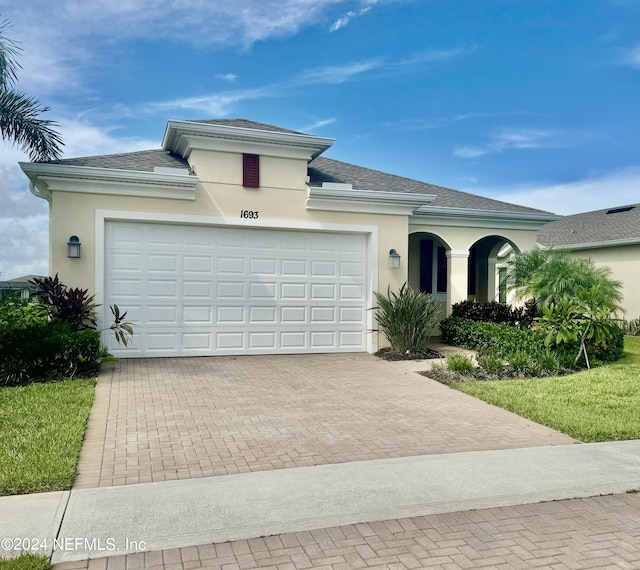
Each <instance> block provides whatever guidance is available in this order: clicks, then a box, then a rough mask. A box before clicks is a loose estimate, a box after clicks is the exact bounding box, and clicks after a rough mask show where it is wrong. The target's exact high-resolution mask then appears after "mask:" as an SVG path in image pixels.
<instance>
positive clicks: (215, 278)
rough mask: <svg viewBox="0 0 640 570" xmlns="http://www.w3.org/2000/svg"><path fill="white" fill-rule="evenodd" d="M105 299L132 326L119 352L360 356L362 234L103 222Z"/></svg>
mask: <svg viewBox="0 0 640 570" xmlns="http://www.w3.org/2000/svg"><path fill="white" fill-rule="evenodd" d="M105 234H106V235H105V305H112V304H117V305H118V306H119V307H120V308H121V310H127V311H128V318H129V319H130V320H131V321H133V322H134V323H135V335H134V339H133V341H132V343H131V344H130V345H129V347H127V348H124V347H121V346H119V345H117V344H115V341H114V340H113V339H112V338H108V339H107V342H108V343H109V349H110V350H111V351H112V352H113V353H114V354H118V355H120V356H128V357H153V356H210V355H240V354H276V353H277V354H295V353H306V352H361V351H365V350H366V347H367V308H368V306H367V303H368V302H370V301H368V291H369V286H368V281H369V278H368V275H369V271H368V268H367V236H366V235H363V234H357V233H337V232H324V231H297V230H288V229H287V230H282V229H263V228H246V227H229V226H204V225H203V226H199V225H186V224H185V225H180V224H163V223H147V222H129V221H107V222H106V224H105Z"/></svg>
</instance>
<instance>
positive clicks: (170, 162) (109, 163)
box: [47, 149, 190, 172]
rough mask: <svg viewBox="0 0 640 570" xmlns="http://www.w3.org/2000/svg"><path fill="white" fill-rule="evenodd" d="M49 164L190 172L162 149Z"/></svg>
mask: <svg viewBox="0 0 640 570" xmlns="http://www.w3.org/2000/svg"><path fill="white" fill-rule="evenodd" d="M47 164H66V165H69V166H89V167H91V168H114V169H117V170H136V171H138V172H153V171H154V169H155V168H156V167H159V168H180V169H185V168H186V169H187V170H189V168H190V167H189V163H188V162H187V161H186V160H185V159H184V158H182V157H181V156H180V155H179V154H175V153H173V152H169V151H166V150H162V149H157V150H141V151H138V152H127V153H121V154H106V155H102V156H84V157H79V158H64V159H61V160H54V161H51V162H49V163H47Z"/></svg>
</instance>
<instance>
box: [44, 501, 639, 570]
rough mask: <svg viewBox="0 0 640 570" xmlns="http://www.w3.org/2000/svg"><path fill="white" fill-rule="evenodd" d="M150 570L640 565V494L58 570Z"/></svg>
mask: <svg viewBox="0 0 640 570" xmlns="http://www.w3.org/2000/svg"><path fill="white" fill-rule="evenodd" d="M143 568H144V569H153V570H195V569H198V568H203V569H205V568H206V569H209V570H251V569H260V570H302V569H306V568H309V569H311V568H313V569H316V570H351V569H357V568H368V569H369V570H374V569H375V570H409V569H420V568H426V569H429V570H437V569H442V570H456V569H465V568H487V569H489V568H496V569H497V568H500V569H504V570H511V569H514V568H574V569H580V568H598V569H602V568H630V569H631V568H640V495H639V494H632V495H629V494H627V495H610V496H607V497H593V498H588V499H573V500H570V501H557V502H553V503H538V504H535V505H523V506H517V507H503V508H495V509H483V510H477V511H466V512H462V513H460V512H459V513H448V514H444V515H431V516H426V517H413V518H410V519H399V520H393V521H384V522H374V523H365V524H356V525H348V526H342V527H333V528H326V529H320V530H314V531H311V532H296V533H290V534H282V535H278V536H269V537H266V538H255V539H251V540H238V541H235V542H225V543H223V544H206V545H202V546H197V547H195V546H192V547H188V548H177V549H173V550H165V551H157V552H147V553H143V552H141V553H138V554H130V555H128V556H117V557H114V558H109V559H107V558H98V559H95V560H90V561H88V560H85V561H82V562H70V563H66V564H59V565H56V566H54V570H86V569H88V570H125V569H126V570H130V569H131V570H132V569H136V570H137V569H143Z"/></svg>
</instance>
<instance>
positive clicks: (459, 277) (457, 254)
mask: <svg viewBox="0 0 640 570" xmlns="http://www.w3.org/2000/svg"><path fill="white" fill-rule="evenodd" d="M468 271H469V251H468V250H462V249H450V250H449V251H447V316H449V315H450V314H451V305H454V304H455V303H459V302H460V301H465V300H466V299H467V291H468V290H469V287H468V278H469V273H468Z"/></svg>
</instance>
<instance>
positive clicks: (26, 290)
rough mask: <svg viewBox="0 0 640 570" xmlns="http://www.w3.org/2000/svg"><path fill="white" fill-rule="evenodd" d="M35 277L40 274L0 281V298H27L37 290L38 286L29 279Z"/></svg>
mask: <svg viewBox="0 0 640 570" xmlns="http://www.w3.org/2000/svg"><path fill="white" fill-rule="evenodd" d="M36 277H40V276H39V275H25V276H23V277H16V278H15V279H9V280H8V281H0V299H3V298H5V297H12V298H19V299H28V298H29V297H30V296H31V295H33V294H34V293H35V292H36V291H37V290H38V286H37V285H34V284H33V283H31V280H32V279H34V278H36Z"/></svg>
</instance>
